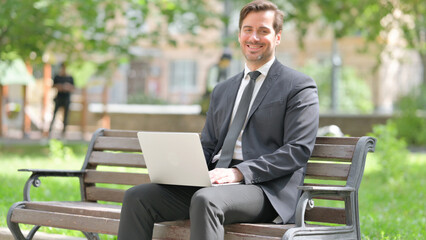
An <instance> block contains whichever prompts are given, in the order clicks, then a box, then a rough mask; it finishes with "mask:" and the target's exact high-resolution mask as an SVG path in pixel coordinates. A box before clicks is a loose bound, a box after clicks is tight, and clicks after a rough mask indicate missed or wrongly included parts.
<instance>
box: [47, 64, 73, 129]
mask: <svg viewBox="0 0 426 240" xmlns="http://www.w3.org/2000/svg"><path fill="white" fill-rule="evenodd" d="M53 87H54V88H56V90H57V91H58V93H57V95H56V97H55V99H54V101H55V109H54V110H53V117H52V121H51V122H50V127H49V134H50V133H51V131H52V127H53V123H54V122H55V117H56V113H57V112H58V110H59V108H61V107H63V108H64V120H63V123H64V127H63V129H62V134H65V131H66V127H67V123H68V112H69V107H70V103H71V93H72V92H73V91H74V89H75V87H74V79H73V77H72V76H70V75H68V74H67V68H66V65H65V63H62V64H61V69H60V72H59V74H58V75H56V76H55V77H54V78H53Z"/></svg>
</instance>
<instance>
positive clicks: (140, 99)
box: [127, 94, 167, 105]
mask: <svg viewBox="0 0 426 240" xmlns="http://www.w3.org/2000/svg"><path fill="white" fill-rule="evenodd" d="M127 103H128V104H157V105H165V104H167V101H165V100H162V99H160V98H156V97H152V96H149V95H146V94H133V95H130V96H128V98H127Z"/></svg>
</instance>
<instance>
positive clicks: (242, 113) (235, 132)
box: [216, 71, 260, 168]
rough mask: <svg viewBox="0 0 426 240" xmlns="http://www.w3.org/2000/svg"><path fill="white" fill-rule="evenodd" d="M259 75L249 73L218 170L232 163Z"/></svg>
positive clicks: (257, 72) (224, 145) (226, 138)
mask: <svg viewBox="0 0 426 240" xmlns="http://www.w3.org/2000/svg"><path fill="white" fill-rule="evenodd" d="M259 75H260V72H259V71H254V72H250V73H249V76H250V81H249V83H248V84H247V86H246V88H245V89H244V92H243V96H242V97H241V100H240V104H239V105H238V109H237V113H235V116H234V120H233V121H232V123H231V126H230V127H229V129H228V133H227V134H226V137H225V140H224V142H223V146H222V153H221V154H220V158H219V162H218V163H217V165H216V167H217V168H227V167H229V164H230V163H231V161H232V157H233V156H234V148H235V143H236V141H237V138H238V136H239V135H240V133H241V129H242V128H243V125H244V122H245V121H246V117H247V112H248V109H249V106H250V101H251V96H252V95H253V89H254V85H255V81H256V78H257V77H259Z"/></svg>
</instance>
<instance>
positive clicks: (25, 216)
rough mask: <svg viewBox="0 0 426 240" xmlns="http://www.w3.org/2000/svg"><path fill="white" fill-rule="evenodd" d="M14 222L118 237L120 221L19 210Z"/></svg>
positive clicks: (12, 219) (16, 212) (15, 213)
mask: <svg viewBox="0 0 426 240" xmlns="http://www.w3.org/2000/svg"><path fill="white" fill-rule="evenodd" d="M11 221H12V222H18V223H24V224H32V225H42V226H48V227H55V228H65V229H72V230H80V231H85V232H97V233H105V234H113V235H117V233H118V224H119V220H118V219H110V218H102V217H92V216H83V215H73V214H66V213H55V212H45V211H37V210H29V209H20V208H17V209H15V210H14V211H13V214H12V218H11Z"/></svg>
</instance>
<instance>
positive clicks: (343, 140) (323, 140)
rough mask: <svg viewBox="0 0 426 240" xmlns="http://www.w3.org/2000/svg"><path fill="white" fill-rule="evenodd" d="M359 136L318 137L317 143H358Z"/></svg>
mask: <svg viewBox="0 0 426 240" xmlns="http://www.w3.org/2000/svg"><path fill="white" fill-rule="evenodd" d="M358 140H359V137H343V138H342V137H317V138H316V140H315V144H334V145H356V143H357V142H358Z"/></svg>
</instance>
